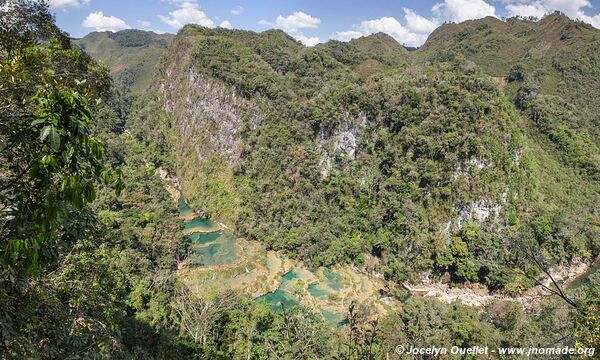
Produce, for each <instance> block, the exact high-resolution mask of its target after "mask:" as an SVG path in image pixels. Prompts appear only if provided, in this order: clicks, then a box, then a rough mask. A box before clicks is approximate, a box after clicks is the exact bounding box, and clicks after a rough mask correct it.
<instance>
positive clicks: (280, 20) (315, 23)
mask: <svg viewBox="0 0 600 360" xmlns="http://www.w3.org/2000/svg"><path fill="white" fill-rule="evenodd" d="M258 23H259V24H260V25H265V26H271V27H274V28H276V29H281V30H283V31H285V32H287V33H290V34H291V33H296V32H298V30H299V29H316V28H318V27H319V25H320V24H321V19H319V18H316V17H314V16H311V15H309V14H306V13H304V12H302V11H296V12H295V13H293V14H291V15H288V16H285V17H283V16H281V15H279V16H278V17H277V19H275V22H274V23H273V22H270V21H266V20H261V21H259V22H258Z"/></svg>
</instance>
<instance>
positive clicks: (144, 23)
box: [136, 20, 152, 28]
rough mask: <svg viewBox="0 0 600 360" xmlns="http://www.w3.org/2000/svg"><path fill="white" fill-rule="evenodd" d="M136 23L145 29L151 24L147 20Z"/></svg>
mask: <svg viewBox="0 0 600 360" xmlns="http://www.w3.org/2000/svg"><path fill="white" fill-rule="evenodd" d="M136 22H137V23H138V24H140V26H142V27H145V28H147V27H148V26H150V25H151V24H152V23H151V22H150V21H148V20H136Z"/></svg>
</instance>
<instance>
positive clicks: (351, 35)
mask: <svg viewBox="0 0 600 360" xmlns="http://www.w3.org/2000/svg"><path fill="white" fill-rule="evenodd" d="M361 36H365V34H363V33H361V32H360V31H354V30H348V31H338V32H336V33H335V34H334V35H333V38H334V39H336V40H340V41H350V40H352V39H356V38H359V37H361Z"/></svg>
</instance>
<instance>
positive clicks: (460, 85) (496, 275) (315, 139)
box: [136, 19, 600, 293]
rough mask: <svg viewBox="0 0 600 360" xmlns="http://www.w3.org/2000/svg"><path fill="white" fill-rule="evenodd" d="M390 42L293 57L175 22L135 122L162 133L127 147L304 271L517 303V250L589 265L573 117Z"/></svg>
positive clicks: (585, 145)
mask: <svg viewBox="0 0 600 360" xmlns="http://www.w3.org/2000/svg"><path fill="white" fill-rule="evenodd" d="M483 21H488V20H487V19H485V20H483ZM390 41H393V40H392V39H391V38H386V35H383V34H377V35H375V36H373V37H370V38H363V39H359V40H357V41H353V42H350V43H341V42H336V41H333V42H328V43H326V44H324V45H322V46H317V47H315V48H303V47H301V46H299V44H298V43H296V42H295V41H294V40H293V39H291V38H290V37H288V36H287V35H285V34H284V33H283V32H278V31H267V32H265V33H261V34H255V33H250V32H244V31H239V30H234V31H231V30H224V29H215V30H211V29H205V28H200V27H195V26H188V27H186V28H184V29H183V30H182V31H181V32H180V34H179V35H178V37H177V39H176V40H175V41H174V43H173V46H172V48H171V49H170V51H169V53H168V54H167V56H166V57H165V58H164V59H163V61H162V65H161V66H160V68H159V71H161V76H159V77H158V78H157V82H156V84H155V87H154V92H153V95H152V96H151V98H150V101H149V102H148V105H147V106H146V107H145V108H144V109H142V110H141V112H140V114H141V116H139V117H138V120H137V121H140V122H143V123H148V122H151V116H156V115H155V114H159V115H158V116H157V117H158V118H159V119H161V120H160V121H158V122H156V123H155V125H154V126H158V128H146V129H142V127H141V126H139V125H138V126H137V128H138V129H141V130H140V131H141V132H140V133H138V134H136V136H137V137H138V138H140V140H142V141H149V142H153V143H156V144H162V145H161V146H160V148H158V149H157V151H158V152H159V153H160V152H161V151H163V152H166V153H172V149H173V147H174V148H175V152H176V153H177V154H178V155H177V158H176V159H175V163H174V164H171V170H172V171H175V172H177V174H178V175H179V178H180V179H182V180H183V187H184V190H185V192H186V194H187V197H188V198H190V199H191V200H192V201H193V202H195V205H196V207H197V208H204V209H205V211H206V212H207V214H210V215H211V216H212V217H214V218H217V219H220V220H223V221H225V222H227V223H229V224H233V225H235V226H236V229H237V231H238V232H239V233H240V234H242V235H244V236H245V237H247V238H250V239H256V240H259V241H261V242H263V243H266V244H267V245H268V246H269V247H271V248H274V249H277V250H283V251H285V252H287V253H288V254H290V255H292V256H297V257H301V258H302V259H304V260H307V261H310V262H311V263H312V264H314V265H326V266H327V265H332V264H336V263H345V262H353V263H355V264H358V265H367V264H365V262H366V261H367V262H369V264H368V266H371V267H374V268H375V269H376V270H378V271H380V272H383V273H384V274H385V275H386V276H387V277H388V278H390V279H393V280H396V281H404V280H406V279H416V278H417V277H418V276H420V274H422V273H423V272H424V271H432V270H433V272H434V274H438V275H441V274H443V273H444V272H446V271H448V272H449V273H450V275H451V276H452V277H453V278H454V279H455V280H459V281H469V282H479V283H483V284H485V285H487V286H488V287H491V288H493V289H505V290H507V291H509V292H517V293H518V292H522V291H523V290H525V289H527V288H528V287H530V286H531V285H533V281H532V280H531V279H528V278H527V276H524V275H523V274H528V275H529V276H530V277H531V276H536V275H537V272H539V269H537V270H536V268H537V267H536V266H530V262H529V261H527V259H526V257H527V254H525V253H524V252H523V251H519V249H522V248H523V247H524V246H525V245H527V247H529V246H530V245H531V244H535V247H536V251H538V252H541V253H542V254H543V258H544V262H545V264H546V266H552V265H556V264H566V263H568V262H569V261H570V260H572V259H581V258H583V259H588V258H595V256H596V255H597V254H598V251H599V250H600V247H599V245H600V244H599V243H598V239H599V234H600V233H599V229H598V226H597V219H598V214H597V213H595V211H596V210H595V207H594V204H596V203H597V202H598V200H599V199H600V197H599V196H600V192H599V191H600V188H599V187H598V184H597V181H596V180H597V166H598V156H599V154H600V152H599V151H598V147H597V146H596V145H595V142H594V137H593V135H590V133H589V132H588V130H587V129H589V127H586V126H585V124H589V123H588V122H586V121H587V120H586V119H585V118H584V117H583V116H582V113H581V111H577V110H576V107H575V106H570V105H569V106H566V102H565V101H564V100H562V99H560V98H558V97H557V95H543V94H538V91H537V90H536V89H538V88H539V82H537V83H536V79H537V78H539V75H536V74H538V72H533V73H530V72H527V71H526V70H524V69H522V67H521V68H519V66H515V69H514V73H515V75H514V78H515V80H514V81H512V78H511V81H512V82H511V83H510V89H509V90H510V91H511V92H509V94H508V96H507V95H505V94H504V91H502V90H501V88H500V87H499V86H498V84H497V83H496V82H495V81H494V79H492V78H490V77H489V76H488V75H486V74H485V73H484V72H482V71H481V69H480V68H479V67H478V66H477V65H476V64H474V63H472V62H470V61H469V60H465V59H464V58H462V57H461V56H460V55H452V56H448V57H442V58H441V60H438V61H436V62H434V63H430V64H421V63H420V62H418V61H417V63H416V64H412V65H411V64H410V59H409V58H408V56H409V55H408V52H407V51H406V49H404V48H402V47H400V46H397V47H395V48H394V47H391V46H389V42H390ZM371 49H376V50H377V51H375V52H374V53H373V54H374V55H373V56H371V55H370V54H372V53H371V52H369V51H370V50H371ZM390 59H396V60H395V61H392V60H390ZM365 64H368V65H365ZM367 67H368V69H369V70H368V71H366V70H365V69H366V68H367ZM519 69H520V70H519ZM517 83H520V84H522V87H520V88H517ZM165 89H178V91H177V92H176V94H175V93H173V95H171V93H170V92H169V91H165ZM213 89H218V90H213ZM211 91H214V93H213V92H211ZM230 94H240V95H241V96H242V97H243V98H244V100H239V101H237V102H236V103H235V104H234V105H233V106H232V105H231V104H230V103H227V102H226V99H227V98H228V97H232V96H235V95H230ZM209 99H210V101H213V103H214V104H216V105H213V106H212V107H210V108H208V107H207V108H204V109H202V108H199V109H197V108H194V107H193V106H192V108H190V104H194V101H196V102H197V103H204V102H206V101H208V100H209ZM223 99H225V100H223ZM515 104H516V106H515ZM569 109H570V110H569ZM257 114H258V115H257ZM223 119H224V120H223ZM183 129H186V130H183ZM167 132H171V133H175V134H177V133H178V132H179V133H180V134H181V136H182V138H183V141H177V142H176V144H173V147H170V146H169V145H168V139H164V138H162V136H163V135H162V134H164V133H167ZM207 133H208V134H209V135H207ZM156 134H159V135H158V136H160V137H161V138H160V139H159V138H157V136H156ZM175 136H177V135H175ZM540 140H542V141H541V142H540ZM548 159H549V160H548ZM542 163H543V165H542ZM192 169H193V170H192ZM555 174H564V175H565V177H564V178H556V177H555ZM548 177H551V178H552V180H549V181H547V180H546V178H548ZM567 178H568V180H567ZM567 182H568V183H567ZM574 193H575V194H578V195H573V194H574ZM567 198H568V199H569V200H568V201H567V200H566V199H567ZM565 202H566V203H568V205H566V204H565ZM463 225H464V226H463ZM373 259H376V260H375V263H373Z"/></svg>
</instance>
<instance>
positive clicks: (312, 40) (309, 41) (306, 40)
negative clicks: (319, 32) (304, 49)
mask: <svg viewBox="0 0 600 360" xmlns="http://www.w3.org/2000/svg"><path fill="white" fill-rule="evenodd" d="M293 36H294V38H295V39H296V40H298V41H300V42H301V43H303V44H304V45H306V46H315V45H317V44H319V43H320V42H321V39H319V38H318V37H316V36H315V37H308V36H304V35H302V34H296V35H293Z"/></svg>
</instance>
